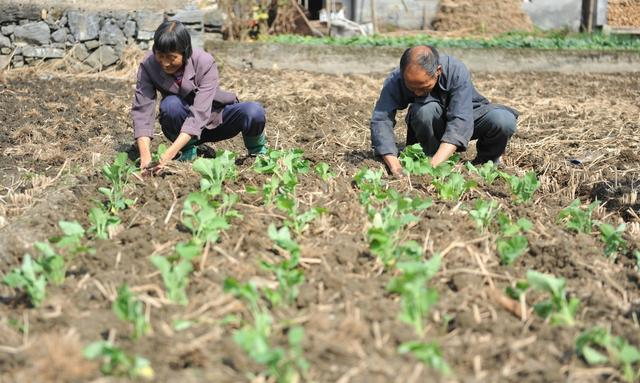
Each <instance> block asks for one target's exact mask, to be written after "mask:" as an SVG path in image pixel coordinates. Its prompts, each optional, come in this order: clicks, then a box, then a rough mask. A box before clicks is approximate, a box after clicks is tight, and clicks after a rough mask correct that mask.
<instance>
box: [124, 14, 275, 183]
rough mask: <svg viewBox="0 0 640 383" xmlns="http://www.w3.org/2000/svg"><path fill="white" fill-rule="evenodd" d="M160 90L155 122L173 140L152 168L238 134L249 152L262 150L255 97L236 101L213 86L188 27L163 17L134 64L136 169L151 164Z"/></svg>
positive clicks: (206, 57) (210, 63) (211, 67)
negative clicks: (148, 46) (149, 44)
mask: <svg viewBox="0 0 640 383" xmlns="http://www.w3.org/2000/svg"><path fill="white" fill-rule="evenodd" d="M158 91H160V94H161V95H162V101H161V102H160V125H161V126H162V132H163V133H164V135H165V136H166V137H167V138H168V139H169V140H171V141H172V142H173V144H171V146H170V147H169V148H168V149H167V151H166V152H165V153H164V154H163V155H162V157H161V158H160V163H159V164H158V166H157V168H156V169H154V171H155V170H159V169H161V168H162V167H164V166H165V165H166V164H167V163H168V162H169V161H171V160H172V159H174V158H176V157H177V159H178V160H183V161H190V160H193V159H194V158H195V157H196V147H197V145H199V144H201V143H204V142H216V141H222V140H226V139H229V138H231V137H234V136H236V135H237V134H238V133H242V138H243V140H244V143H245V146H246V148H247V150H248V152H249V154H250V155H258V154H264V153H266V147H265V143H266V139H265V136H264V126H265V121H266V119H265V112H264V109H263V108H262V106H261V105H260V104H258V103H255V102H238V99H237V98H236V95H235V94H233V93H230V92H225V91H223V90H221V89H220V88H219V79H218V68H217V67H216V63H215V60H214V59H213V57H212V56H211V55H210V54H208V53H207V52H205V51H203V50H202V49H197V48H196V49H192V47H191V36H190V35H189V31H187V29H186V28H185V27H184V25H182V23H181V22H179V21H174V20H169V21H165V22H163V23H162V24H161V25H160V26H159V27H158V29H157V30H156V32H155V35H154V37H153V51H152V52H150V53H149V54H147V55H146V56H145V58H144V60H143V61H142V63H141V64H140V67H139V69H138V80H137V84H136V92H135V98H134V100H133V107H132V108H131V117H132V119H133V129H134V137H135V139H136V142H137V144H138V150H139V151H140V169H141V170H145V169H147V167H148V166H149V165H150V163H151V150H150V143H151V139H152V138H153V134H154V129H153V126H154V121H155V105H156V95H157V92H158Z"/></svg>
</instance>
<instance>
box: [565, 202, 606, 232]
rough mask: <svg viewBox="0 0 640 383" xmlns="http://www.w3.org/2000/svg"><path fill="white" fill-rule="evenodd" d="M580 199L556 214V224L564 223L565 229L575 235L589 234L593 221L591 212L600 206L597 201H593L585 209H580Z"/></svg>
mask: <svg viewBox="0 0 640 383" xmlns="http://www.w3.org/2000/svg"><path fill="white" fill-rule="evenodd" d="M580 204H581V202H580V199H579V198H576V199H575V200H574V201H573V202H571V205H569V206H567V207H566V208H564V209H562V210H561V211H560V213H559V214H558V222H564V224H565V226H566V228H567V229H569V230H572V231H575V232H576V233H587V234H589V233H591V228H592V227H593V221H592V220H591V215H592V213H593V211H594V210H595V209H596V208H597V207H598V206H600V202H599V201H598V200H596V201H593V202H592V203H591V204H589V205H588V206H587V207H586V208H585V209H582V208H581V207H580Z"/></svg>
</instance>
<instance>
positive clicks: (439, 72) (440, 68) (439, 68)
mask: <svg viewBox="0 0 640 383" xmlns="http://www.w3.org/2000/svg"><path fill="white" fill-rule="evenodd" d="M436 73H438V75H440V74H441V73H442V64H438V69H436Z"/></svg>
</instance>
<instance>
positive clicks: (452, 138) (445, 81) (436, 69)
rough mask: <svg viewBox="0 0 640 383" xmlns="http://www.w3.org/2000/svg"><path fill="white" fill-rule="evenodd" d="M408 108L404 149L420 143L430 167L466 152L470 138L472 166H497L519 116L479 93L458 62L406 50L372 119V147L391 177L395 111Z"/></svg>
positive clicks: (424, 50)
mask: <svg viewBox="0 0 640 383" xmlns="http://www.w3.org/2000/svg"><path fill="white" fill-rule="evenodd" d="M407 107H409V112H408V113H407V145H412V144H415V143H420V144H421V145H422V148H423V149H424V152H425V154H427V155H428V156H432V158H431V164H432V165H433V166H438V165H439V164H441V163H442V162H444V161H446V160H448V159H449V157H451V156H452V155H453V154H454V153H455V152H456V151H464V150H466V149H467V146H468V144H469V141H470V140H478V142H477V145H476V148H477V149H478V150H477V153H478V154H477V156H476V158H475V160H474V161H473V162H474V163H484V162H488V161H493V162H494V163H498V162H500V157H501V156H502V154H503V153H504V151H505V148H506V147H507V143H508V142H509V139H510V138H511V136H512V135H513V134H514V133H515V131H516V122H517V121H516V120H517V118H518V112H516V111H515V110H514V109H512V108H509V107H507V106H504V105H499V104H493V103H490V102H489V100H487V99H486V98H484V97H483V96H482V95H480V94H479V93H478V92H477V91H476V89H475V87H474V86H473V83H472V82H471V76H470V75H469V71H468V70H467V68H466V67H465V66H464V64H463V63H462V62H460V61H458V60H457V59H455V58H453V57H450V56H446V55H441V54H439V53H438V51H437V50H436V49H435V48H433V47H430V46H417V47H414V48H411V49H407V50H406V51H405V53H404V54H403V55H402V58H401V59H400V67H399V68H397V69H396V70H394V71H393V72H392V73H391V74H390V75H389V77H388V78H387V79H386V80H385V82H384V86H383V88H382V92H381V93H380V98H379V99H378V101H377V103H376V106H375V108H374V111H373V116H372V118H371V141H372V144H373V148H374V150H375V152H376V154H377V155H380V156H382V158H383V159H384V162H385V164H386V165H387V167H388V168H389V171H390V172H391V173H392V174H393V175H395V176H401V175H402V174H403V170H402V165H401V164H400V161H399V160H398V148H397V147H396V142H395V135H394V132H393V129H394V127H395V123H396V121H395V118H396V112H397V111H398V110H401V109H405V108H407Z"/></svg>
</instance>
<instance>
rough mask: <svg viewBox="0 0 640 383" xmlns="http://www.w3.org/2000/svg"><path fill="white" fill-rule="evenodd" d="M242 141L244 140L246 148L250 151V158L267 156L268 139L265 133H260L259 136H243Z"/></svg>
mask: <svg viewBox="0 0 640 383" xmlns="http://www.w3.org/2000/svg"><path fill="white" fill-rule="evenodd" d="M242 139H243V140H244V146H245V147H246V148H247V150H248V151H249V155H250V156H257V155H261V154H267V147H266V144H267V137H266V136H265V135H264V133H260V135H258V136H242Z"/></svg>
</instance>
